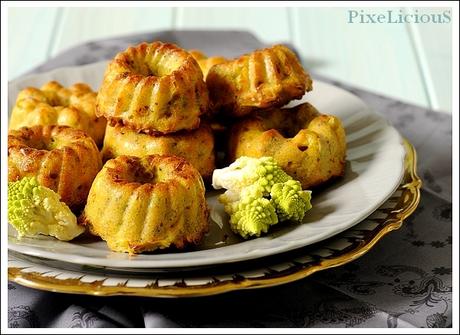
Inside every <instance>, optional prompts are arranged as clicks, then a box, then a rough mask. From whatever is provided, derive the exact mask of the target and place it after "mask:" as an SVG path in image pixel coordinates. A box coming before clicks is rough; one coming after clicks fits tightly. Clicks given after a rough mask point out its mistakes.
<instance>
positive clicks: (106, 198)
mask: <svg viewBox="0 0 460 335" xmlns="http://www.w3.org/2000/svg"><path fill="white" fill-rule="evenodd" d="M208 216H209V210H208V207H207V204H206V199H205V188H204V184H203V180H202V179H201V176H200V174H199V173H198V171H197V170H196V169H195V168H194V167H193V166H192V165H191V164H190V163H188V162H187V161H186V160H185V159H183V158H180V157H176V156H161V155H149V156H143V157H134V156H119V157H117V158H114V159H111V160H109V161H107V162H106V163H105V165H104V167H103V168H102V170H101V172H99V174H98V175H97V177H96V179H95V180H94V183H93V185H92V187H91V190H90V192H89V196H88V202H87V204H86V207H85V209H84V211H83V213H82V214H81V216H80V218H79V221H80V222H81V223H82V224H84V225H86V226H88V227H89V230H90V231H91V232H92V233H93V234H95V235H98V236H100V237H101V238H102V239H103V240H105V241H107V244H108V246H109V248H110V249H112V250H114V251H120V252H129V253H131V254H133V253H141V252H144V251H152V250H155V249H158V248H160V249H162V248H167V247H169V246H172V245H174V246H176V247H177V248H183V247H184V246H185V245H186V244H188V243H193V244H196V243H198V242H199V241H200V240H201V238H202V237H203V235H204V234H205V233H206V232H207V230H208Z"/></svg>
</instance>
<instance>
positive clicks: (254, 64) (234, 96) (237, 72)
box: [206, 45, 312, 116]
mask: <svg viewBox="0 0 460 335" xmlns="http://www.w3.org/2000/svg"><path fill="white" fill-rule="evenodd" d="M206 84H207V86H208V90H209V95H210V98H211V104H212V106H213V109H214V110H216V111H220V112H222V113H224V114H226V115H231V116H243V115H246V114H249V113H250V112H251V111H254V110H256V109H261V108H269V107H281V106H283V105H285V104H286V103H287V102H289V101H291V100H293V99H300V98H301V97H302V96H303V95H304V94H305V91H310V90H311V89H312V81H311V79H310V76H309V75H308V73H306V72H305V70H304V69H303V68H302V65H301V64H300V62H299V60H298V59H297V57H296V55H295V54H294V52H292V51H291V50H289V49H288V48H287V47H285V46H283V45H275V46H273V47H271V48H267V49H262V50H256V51H254V52H251V53H249V54H246V55H243V56H241V57H240V58H238V59H235V60H232V61H228V62H225V63H221V64H217V65H214V66H213V67H212V68H211V69H210V70H209V73H208V75H207V77H206Z"/></svg>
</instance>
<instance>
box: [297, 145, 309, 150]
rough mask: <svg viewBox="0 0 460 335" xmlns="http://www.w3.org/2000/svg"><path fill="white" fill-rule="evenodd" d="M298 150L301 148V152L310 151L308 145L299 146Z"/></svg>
mask: <svg viewBox="0 0 460 335" xmlns="http://www.w3.org/2000/svg"><path fill="white" fill-rule="evenodd" d="M297 148H299V150H300V151H302V152H304V151H306V150H308V145H298V146H297Z"/></svg>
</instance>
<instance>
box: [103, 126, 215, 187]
mask: <svg viewBox="0 0 460 335" xmlns="http://www.w3.org/2000/svg"><path fill="white" fill-rule="evenodd" d="M102 155H103V159H105V160H107V159H110V158H115V157H118V156H122V155H131V156H138V157H141V156H145V155H175V156H179V157H183V158H185V159H186V160H187V161H189V162H190V163H191V164H192V165H193V166H194V167H195V168H196V169H197V170H198V172H199V173H200V174H201V176H202V177H203V178H204V179H205V180H209V179H210V177H211V175H212V172H213V171H214V169H215V165H214V137H213V133H212V129H211V127H209V126H208V125H206V124H202V125H201V126H200V127H199V128H198V129H195V130H191V131H181V132H178V133H172V134H166V135H150V134H142V133H138V132H136V131H134V130H131V129H129V128H126V127H122V126H115V127H111V126H107V131H106V135H105V139H104V147H103V149H102Z"/></svg>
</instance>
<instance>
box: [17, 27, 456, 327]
mask: <svg viewBox="0 0 460 335" xmlns="http://www.w3.org/2000/svg"><path fill="white" fill-rule="evenodd" d="M158 36H165V37H168V38H171V39H172V40H176V41H178V42H181V43H184V44H187V43H191V44H195V45H198V46H199V47H200V48H202V49H203V50H205V51H207V52H213V51H215V50H217V49H218V50H225V54H226V55H231V54H232V53H237V52H241V51H244V50H245V49H247V48H256V47H261V46H263V44H262V43H261V42H260V41H257V39H255V38H254V37H253V36H251V35H250V34H247V33H237V32H233V33H231V32H228V33H219V34H216V33H213V32H207V33H201V32H200V33H193V32H188V33H177V32H167V33H160V34H158V33H147V34H145V35H135V36H127V37H124V38H119V39H112V40H106V41H101V42H98V43H91V44H86V45H82V46H79V47H77V48H75V49H72V50H69V52H67V53H63V54H61V55H58V56H57V57H55V58H53V59H51V60H50V61H49V62H48V63H47V64H45V65H44V66H42V67H40V68H37V69H35V71H36V72H39V71H44V70H47V69H50V68H53V67H59V66H65V65H75V64H82V63H85V62H91V61H96V60H102V59H107V58H108V57H111V55H113V53H114V52H116V51H117V50H118V49H120V48H124V47H126V45H127V44H130V43H133V42H135V41H139V40H142V39H145V38H148V37H152V38H153V37H158ZM315 78H318V77H317V76H315ZM321 79H322V80H327V81H329V82H331V80H328V79H327V78H324V77H323V78H321ZM333 83H334V84H335V85H338V86H342V87H343V88H345V89H347V90H349V91H351V92H352V93H354V94H356V95H358V96H359V97H360V98H361V99H363V100H364V101H365V102H366V103H368V104H369V105H370V106H371V107H372V108H373V109H374V110H375V111H377V112H378V113H381V114H382V115H383V116H384V117H386V118H387V119H388V120H389V121H390V122H391V123H392V124H393V125H394V126H395V127H396V128H397V129H398V130H399V131H400V133H401V134H402V135H403V136H404V137H406V138H407V139H408V140H409V141H410V142H411V143H412V144H413V145H414V147H415V148H416V150H417V152H418V173H419V175H420V176H421V178H422V179H423V183H424V184H423V189H422V196H421V202H420V205H419V207H418V208H417V210H416V211H415V213H414V214H413V215H412V216H411V217H409V218H408V219H407V220H406V222H405V223H404V224H403V226H402V228H401V229H399V230H398V231H395V232H392V233H391V234H389V235H388V236H386V237H385V238H383V239H382V240H381V241H380V242H379V243H378V244H377V245H376V246H375V247H374V248H373V249H372V250H371V251H370V252H369V253H367V254H366V255H364V256H362V257H361V258H359V259H358V260H356V261H353V262H352V263H349V264H347V265H345V266H342V267H338V268H333V269H330V270H327V271H322V272H320V273H317V274H314V275H312V276H310V277H307V278H305V279H303V280H299V281H297V282H294V283H291V284H286V285H282V286H278V287H273V288H267V289H259V290H248V291H238V292H231V293H228V294H223V295H218V296H213V297H203V298H190V299H172V300H164V299H155V298H150V299H148V298H136V297H106V298H104V297H90V296H83V295H67V294H59V293H51V292H43V291H38V290H33V289H29V288H25V287H22V286H19V285H17V284H14V283H9V285H8V302H9V305H8V312H9V313H8V325H9V326H10V327H452V198H451V193H452V189H451V187H452V185H451V184H452V171H451V162H452V156H451V152H452V118H451V116H450V115H447V114H444V113H435V112H433V111H430V110H427V109H423V108H420V107H416V106H413V105H408V104H405V103H402V102H400V101H397V100H392V99H388V98H385V97H382V96H379V95H375V94H373V93H370V92H366V91H363V90H360V89H356V88H353V87H350V86H347V85H344V84H341V83H339V82H336V81H334V82H333ZM427 134H429V136H427ZM44 306H46V308H44Z"/></svg>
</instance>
